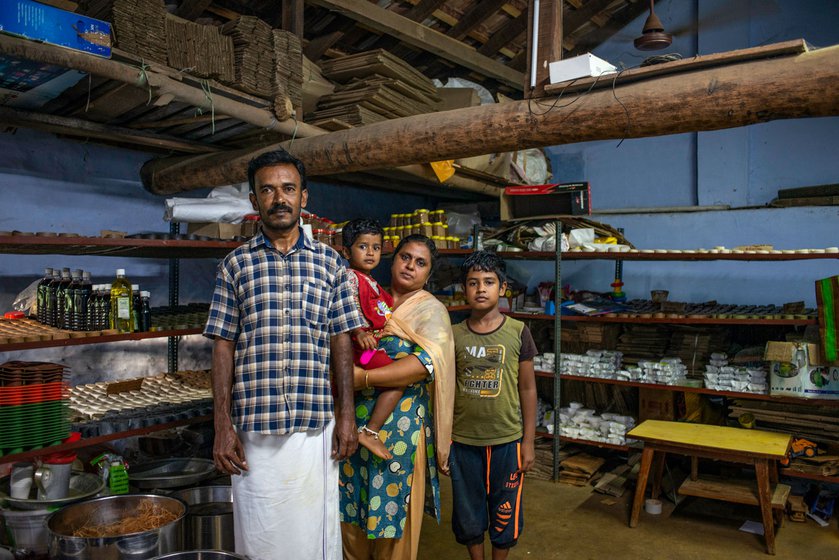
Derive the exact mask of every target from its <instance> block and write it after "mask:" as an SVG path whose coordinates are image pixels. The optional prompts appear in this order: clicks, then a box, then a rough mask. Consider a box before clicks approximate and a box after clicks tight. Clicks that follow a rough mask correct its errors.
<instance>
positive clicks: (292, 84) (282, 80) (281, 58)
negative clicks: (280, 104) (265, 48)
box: [273, 29, 303, 107]
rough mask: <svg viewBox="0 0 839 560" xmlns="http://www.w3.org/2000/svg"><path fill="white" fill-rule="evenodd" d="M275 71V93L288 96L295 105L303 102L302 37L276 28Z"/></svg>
mask: <svg viewBox="0 0 839 560" xmlns="http://www.w3.org/2000/svg"><path fill="white" fill-rule="evenodd" d="M273 35H274V71H275V74H276V75H275V78H274V82H275V87H276V89H275V92H274V93H275V95H276V96H278V97H288V98H289V99H290V100H291V104H292V105H293V106H294V107H300V106H302V104H303V46H302V44H301V43H300V37H298V36H297V35H295V34H294V33H291V32H289V31H283V30H282V29H275V30H274V31H273Z"/></svg>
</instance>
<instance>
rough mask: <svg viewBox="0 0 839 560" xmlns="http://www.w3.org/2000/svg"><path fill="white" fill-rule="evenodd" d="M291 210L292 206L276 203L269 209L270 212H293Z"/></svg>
mask: <svg viewBox="0 0 839 560" xmlns="http://www.w3.org/2000/svg"><path fill="white" fill-rule="evenodd" d="M291 211H292V210H291V206H286V205H285V204H275V205H274V206H272V207H271V208H269V209H268V213H269V214H276V213H277V212H288V213H291Z"/></svg>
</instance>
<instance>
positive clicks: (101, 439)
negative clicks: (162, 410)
mask: <svg viewBox="0 0 839 560" xmlns="http://www.w3.org/2000/svg"><path fill="white" fill-rule="evenodd" d="M212 419H213V417H212V415H208V416H196V417H194V418H187V419H185V420H175V421H174V422H167V423H165V424H157V425H156V426H147V427H145V428H136V429H134V430H127V431H124V432H115V433H113V434H108V435H104V436H96V437H92V438H87V439H81V440H79V441H73V442H70V443H62V444H61V445H52V446H50V447H42V448H41V449H32V450H30V451H24V452H23V453H14V454H11V455H5V456H2V457H0V464H4V463H14V462H17V461H29V460H31V459H34V458H36V457H41V456H43V455H49V454H51V453H58V452H62V451H72V450H74V449H82V448H84V447H91V446H94V445H99V444H100V443H106V442H109V441H114V440H117V439H122V438H127V437H131V436H142V435H145V434H151V433H154V432H161V431H163V430H168V429H170V428H177V427H178V426H187V425H190V424H200V423H202V422H209V421H211V420H212Z"/></svg>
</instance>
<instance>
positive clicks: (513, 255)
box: [440, 249, 839, 262]
mask: <svg viewBox="0 0 839 560" xmlns="http://www.w3.org/2000/svg"><path fill="white" fill-rule="evenodd" d="M471 252H472V251H471V250H469V249H442V250H440V254H442V255H450V256H466V255H468V254H470V253H471ZM498 255H499V256H501V257H502V258H504V259H506V260H532V261H552V260H554V259H555V258H556V253H555V252H553V251H499V252H498ZM812 259H839V253H781V254H777V253H775V254H772V253H770V254H767V255H763V254H761V255H758V254H751V253H685V252H681V253H671V252H667V253H613V252H610V251H606V252H603V251H594V252H583V251H566V252H564V253H562V260H564V261H565V260H568V261H574V260H610V261H763V262H766V261H769V262H772V261H803V260H812Z"/></svg>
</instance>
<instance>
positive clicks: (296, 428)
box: [204, 230, 366, 434]
mask: <svg viewBox="0 0 839 560" xmlns="http://www.w3.org/2000/svg"><path fill="white" fill-rule="evenodd" d="M365 325H366V322H365V321H364V318H363V317H362V316H361V314H360V313H359V312H358V309H357V307H356V305H355V302H354V300H353V294H352V290H351V288H350V284H349V282H348V281H347V269H346V268H344V266H343V263H342V262H341V260H340V258H339V257H338V253H336V252H335V251H334V250H333V249H332V248H331V247H329V246H327V245H323V244H321V243H316V242H314V241H312V240H310V239H308V238H307V237H306V236H305V235H304V233H303V231H302V230H301V231H300V238H299V239H298V241H297V244H296V245H295V246H294V248H293V249H292V250H291V251H290V252H289V253H288V254H286V255H283V254H282V253H280V252H279V251H277V249H275V248H274V246H273V245H272V244H271V242H270V241H269V240H268V239H267V238H266V237H264V236H263V235H262V233H259V234H257V235H256V236H255V237H254V238H253V239H251V241H250V242H249V243H247V244H245V245H242V246H241V247H239V248H238V249H236V250H234V251H233V252H232V253H230V254H229V255H227V257H225V259H224V260H223V261H222V262H221V264H220V265H219V271H218V276H217V277H216V288H215V293H214V294H213V301H212V304H211V305H210V316H209V319H208V320H207V326H206V327H205V329H204V336H207V337H210V338H214V337H219V338H223V339H226V340H231V341H235V342H236V353H235V370H234V371H235V373H234V383H233V414H232V418H233V422H234V425H235V426H237V427H238V428H239V429H240V430H242V431H246V432H259V433H263V434H286V433H290V432H302V431H306V430H314V429H318V428H322V427H323V426H325V425H326V424H327V423H328V422H329V420H330V419H331V418H332V410H333V400H332V393H331V390H330V383H329V346H330V339H329V337H330V336H332V335H336V334H339V333H342V332H346V331H349V330H352V329H356V328H359V327H363V326H365Z"/></svg>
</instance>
